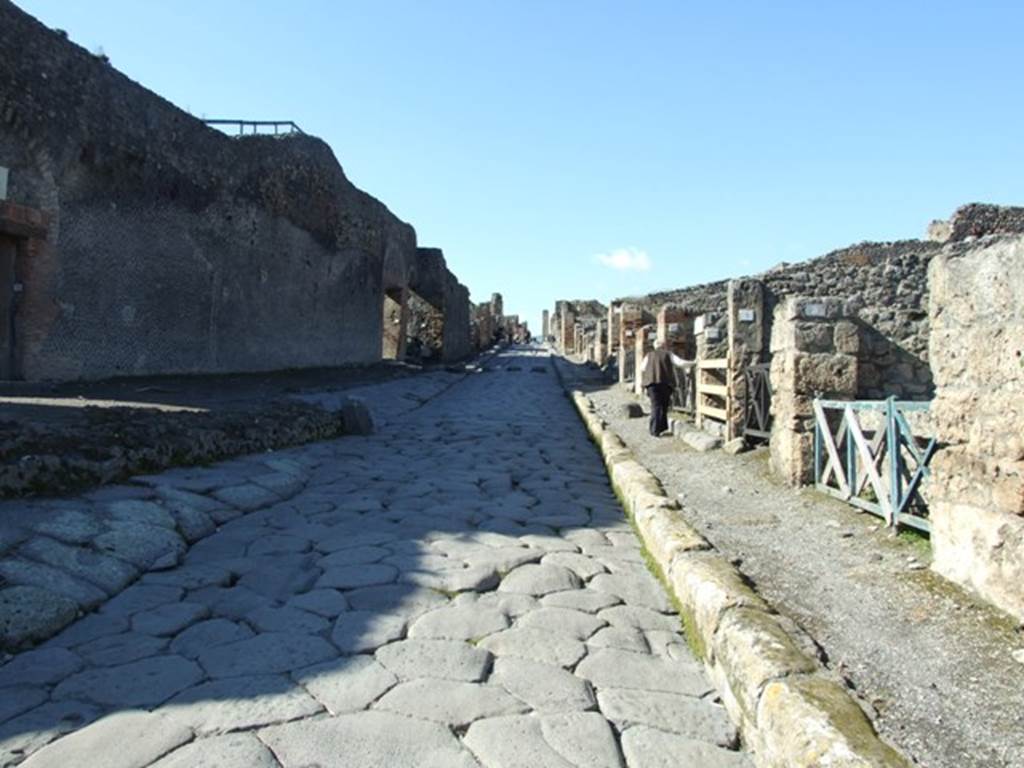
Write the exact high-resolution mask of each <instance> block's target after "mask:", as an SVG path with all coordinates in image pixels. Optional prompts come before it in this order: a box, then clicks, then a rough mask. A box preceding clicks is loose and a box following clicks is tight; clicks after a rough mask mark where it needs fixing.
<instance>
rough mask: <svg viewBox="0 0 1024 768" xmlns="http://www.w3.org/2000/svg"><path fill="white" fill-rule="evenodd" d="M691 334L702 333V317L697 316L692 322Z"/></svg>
mask: <svg viewBox="0 0 1024 768" xmlns="http://www.w3.org/2000/svg"><path fill="white" fill-rule="evenodd" d="M693 332H694V333H704V315H699V316H698V317H697V319H696V320H694V321H693Z"/></svg>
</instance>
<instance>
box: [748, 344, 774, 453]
mask: <svg viewBox="0 0 1024 768" xmlns="http://www.w3.org/2000/svg"><path fill="white" fill-rule="evenodd" d="M770 368H771V364H770V363H753V364H751V365H748V366H746V367H745V368H744V369H743V378H744V380H745V382H746V387H744V389H745V390H746V399H745V400H744V403H743V434H744V436H745V437H749V438H754V439H756V440H767V439H769V438H770V437H771V432H772V383H771V378H770V377H769V374H768V372H769V369H770Z"/></svg>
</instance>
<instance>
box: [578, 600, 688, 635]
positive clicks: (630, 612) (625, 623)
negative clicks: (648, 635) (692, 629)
mask: <svg viewBox="0 0 1024 768" xmlns="http://www.w3.org/2000/svg"><path fill="white" fill-rule="evenodd" d="M597 616H598V618H600V619H604V620H605V621H607V622H608V623H609V624H611V625H612V626H613V627H625V628H632V629H644V630H648V629H663V630H666V631H676V630H678V629H679V617H678V616H676V615H667V614H664V613H658V612H657V611H652V610H651V609H650V608H641V607H638V606H635V605H616V606H613V607H611V608H606V609H605V610H603V611H598V613H597Z"/></svg>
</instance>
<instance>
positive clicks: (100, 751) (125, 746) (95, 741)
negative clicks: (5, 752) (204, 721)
mask: <svg viewBox="0 0 1024 768" xmlns="http://www.w3.org/2000/svg"><path fill="white" fill-rule="evenodd" d="M191 739H192V731H191V730H189V728H187V727H186V726H184V725H179V724H176V723H174V722H173V721H171V720H168V719H167V718H165V717H163V716H161V715H156V714H152V713H149V712H134V711H127V712H115V713H114V714H111V715H107V716H106V717H104V718H102V719H101V720H97V721H96V722H95V723H92V724H91V725H87V726H86V727H85V728H82V729H81V730H79V731H76V732H75V733H72V734H70V735H68V736H65V737H64V738H62V739H59V740H58V741H56V742H54V743H53V744H50V745H49V746H46V747H43V748H42V749H41V750H39V751H38V752H36V753H35V754H33V755H31V756H30V757H29V758H28V759H27V760H26V761H25V762H23V763H22V764H21V765H22V766H24V767H25V768H67V766H73V765H81V766H86V765H89V766H100V765H113V763H112V762H111V755H112V754H116V756H117V758H116V760H117V763H116V764H117V765H119V766H140V768H141V766H146V765H149V764H150V763H151V762H153V761H154V760H156V759H157V758H158V757H160V756H161V755H165V754H167V753H168V752H170V751H171V750H172V749H174V748H175V747H178V746H180V745H182V744H184V743H185V742H187V741H190V740H191Z"/></svg>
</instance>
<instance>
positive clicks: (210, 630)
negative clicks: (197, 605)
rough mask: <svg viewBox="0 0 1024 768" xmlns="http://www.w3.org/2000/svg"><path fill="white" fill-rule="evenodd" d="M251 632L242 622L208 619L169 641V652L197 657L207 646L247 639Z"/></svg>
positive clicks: (191, 657) (251, 634) (186, 656)
mask: <svg viewBox="0 0 1024 768" xmlns="http://www.w3.org/2000/svg"><path fill="white" fill-rule="evenodd" d="M252 636H253V632H252V630H251V629H249V628H248V627H247V626H245V625H244V624H237V623H236V622H233V621H228V620H227V619H209V620H208V621H201V622H199V623H198V624H193V625H192V626H191V627H189V628H188V629H186V630H185V631H183V632H182V633H181V634H179V635H178V636H177V637H176V638H174V639H173V640H172V641H171V646H170V649H171V653H176V654H178V655H179V656H184V657H185V658H187V659H197V658H199V654H200V653H202V652H203V651H205V650H207V649H208V648H216V647H217V646H218V645H227V644H228V643H234V642H237V641H238V640H247V639H249V638H250V637H252Z"/></svg>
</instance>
